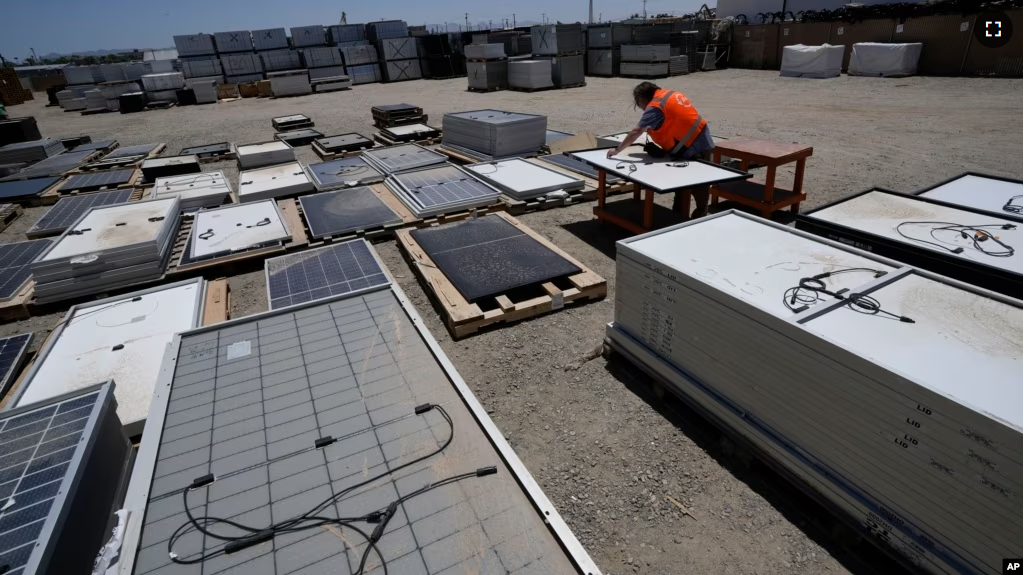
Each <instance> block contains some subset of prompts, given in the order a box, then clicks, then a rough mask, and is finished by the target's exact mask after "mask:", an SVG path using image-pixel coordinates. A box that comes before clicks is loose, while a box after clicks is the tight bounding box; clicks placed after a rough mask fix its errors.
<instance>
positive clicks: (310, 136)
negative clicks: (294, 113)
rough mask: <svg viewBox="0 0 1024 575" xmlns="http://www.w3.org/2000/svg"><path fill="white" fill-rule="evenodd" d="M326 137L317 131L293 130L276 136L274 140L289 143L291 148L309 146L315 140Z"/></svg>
mask: <svg viewBox="0 0 1024 575" xmlns="http://www.w3.org/2000/svg"><path fill="white" fill-rule="evenodd" d="M323 137H324V135H323V134H322V133H320V132H317V131H316V130H312V129H309V128H307V129H303V130H292V131H290V132H278V133H276V134H274V138H275V139H277V140H280V141H282V142H285V143H287V144H288V145H290V146H307V145H309V144H311V143H312V142H313V140H316V139H319V138H323Z"/></svg>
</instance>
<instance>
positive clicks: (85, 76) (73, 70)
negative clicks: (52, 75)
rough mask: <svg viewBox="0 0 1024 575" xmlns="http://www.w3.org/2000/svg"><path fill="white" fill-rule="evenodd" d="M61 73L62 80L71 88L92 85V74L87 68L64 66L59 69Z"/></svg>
mask: <svg viewBox="0 0 1024 575" xmlns="http://www.w3.org/2000/svg"><path fill="white" fill-rule="evenodd" d="M61 73H62V74H64V79H65V80H67V81H68V84H69V85H71V86H74V85H77V84H92V83H93V79H92V72H91V71H90V70H89V67H88V66H64V67H63V68H61Z"/></svg>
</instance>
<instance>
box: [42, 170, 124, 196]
mask: <svg viewBox="0 0 1024 575" xmlns="http://www.w3.org/2000/svg"><path fill="white" fill-rule="evenodd" d="M134 174H135V170H110V171H107V172H96V173H92V174H76V175H74V176H71V177H70V178H68V181H66V182H64V185H63V186H61V187H60V191H61V192H68V191H71V190H89V189H93V188H102V187H103V186H119V185H121V184H126V183H128V182H129V181H131V179H132V176H133V175H134Z"/></svg>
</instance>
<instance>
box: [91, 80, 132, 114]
mask: <svg viewBox="0 0 1024 575" xmlns="http://www.w3.org/2000/svg"><path fill="white" fill-rule="evenodd" d="M100 91H101V92H102V93H103V100H104V102H105V105H106V107H107V109H108V110H110V111H111V112H117V111H118V110H120V109H121V103H120V102H121V95H122V94H132V93H134V92H138V91H139V85H138V84H137V83H136V82H127V81H126V82H114V83H106V84H100Z"/></svg>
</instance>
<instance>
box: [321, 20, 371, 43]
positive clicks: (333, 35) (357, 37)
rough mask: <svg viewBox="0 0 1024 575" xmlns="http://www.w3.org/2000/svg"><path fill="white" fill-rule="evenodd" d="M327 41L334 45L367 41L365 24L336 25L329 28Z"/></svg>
mask: <svg viewBox="0 0 1024 575" xmlns="http://www.w3.org/2000/svg"><path fill="white" fill-rule="evenodd" d="M327 39H328V41H329V42H331V43H333V44H338V45H342V44H344V43H347V42H360V41H363V40H366V25H365V24H335V25H334V26H328V27H327Z"/></svg>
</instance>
